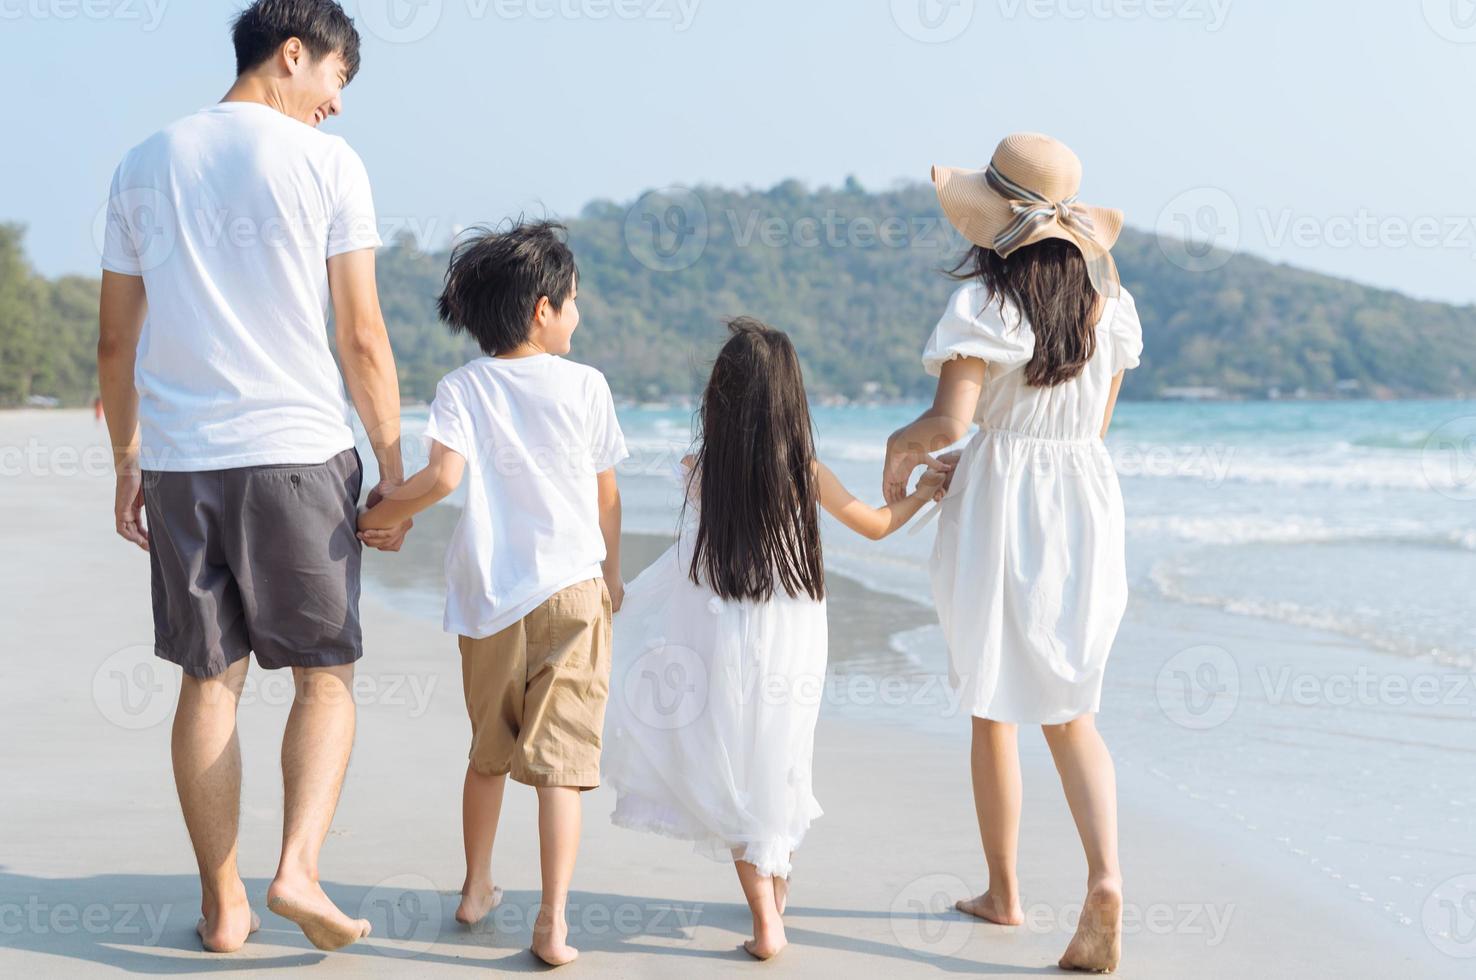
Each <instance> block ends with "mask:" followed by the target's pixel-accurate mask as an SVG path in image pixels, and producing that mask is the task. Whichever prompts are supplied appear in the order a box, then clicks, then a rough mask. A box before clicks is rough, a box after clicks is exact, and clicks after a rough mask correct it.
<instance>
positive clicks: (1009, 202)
mask: <svg viewBox="0 0 1476 980" xmlns="http://www.w3.org/2000/svg"><path fill="white" fill-rule="evenodd" d="M933 186H934V187H936V188H937V190H938V201H939V203H941V204H942V205H943V213H944V214H946V215H947V216H948V220H949V221H950V222H951V223H952V224H953V227H955V228H957V229H958V230H959V233H960V234H962V235H963V236H964V237H965V238H967V239H968V240H969V241H971V242H973V243H974V244H975V245H980V246H982V247H984V248H990V249H993V250H994V251H996V252H998V253H999V254H1000V256H1001V257H1002V258H1009V256H1010V255H1011V254H1012V253H1013V252H1015V251H1016V250H1018V249H1021V248H1024V247H1025V246H1026V245H1034V244H1035V243H1036V242H1039V241H1044V240H1045V239H1047V238H1059V239H1061V240H1063V241H1068V242H1071V243H1073V244H1075V245H1076V246H1077V247H1078V248H1080V249H1081V254H1082V255H1083V256H1084V257H1085V258H1086V262H1087V271H1088V272H1089V273H1090V275H1091V279H1092V286H1093V288H1095V289H1096V291H1097V292H1098V293H1100V294H1102V295H1103V296H1116V295H1117V293H1118V282H1117V266H1116V264H1115V263H1113V261H1112V246H1113V245H1114V244H1116V243H1117V236H1118V234H1119V233H1121V231H1122V212H1121V211H1118V210H1116V209H1114V208H1100V207H1094V206H1092V205H1090V204H1080V203H1078V202H1077V200H1076V195H1077V193H1078V192H1079V191H1080V190H1081V160H1079V159H1077V156H1076V154H1075V153H1072V152H1071V148H1070V147H1068V146H1067V145H1066V144H1065V143H1062V142H1061V141H1060V140H1054V139H1051V138H1050V137H1049V136H1042V135H1041V134H1040V133H1016V134H1014V135H1013V136H1007V137H1005V139H1004V141H1003V142H1002V143H1000V144H999V148H998V149H996V150H995V151H994V159H993V160H991V161H990V163H989V166H988V167H985V168H984V169H983V170H959V169H955V168H953V167H934V168H933Z"/></svg>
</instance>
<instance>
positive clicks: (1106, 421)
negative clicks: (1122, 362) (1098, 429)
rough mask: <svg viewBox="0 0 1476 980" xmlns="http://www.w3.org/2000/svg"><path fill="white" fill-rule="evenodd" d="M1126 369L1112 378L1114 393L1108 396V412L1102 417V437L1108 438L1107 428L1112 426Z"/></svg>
mask: <svg viewBox="0 0 1476 980" xmlns="http://www.w3.org/2000/svg"><path fill="white" fill-rule="evenodd" d="M1126 373H1127V372H1126V371H1118V372H1117V377H1115V378H1113V379H1112V393H1111V394H1109V395H1108V396H1107V414H1106V415H1105V416H1103V418H1102V438H1103V439H1106V438H1107V430H1108V429H1110V428H1112V413H1113V411H1114V410H1116V408H1117V393H1118V392H1119V391H1121V390H1122V376H1123V375H1124V374H1126Z"/></svg>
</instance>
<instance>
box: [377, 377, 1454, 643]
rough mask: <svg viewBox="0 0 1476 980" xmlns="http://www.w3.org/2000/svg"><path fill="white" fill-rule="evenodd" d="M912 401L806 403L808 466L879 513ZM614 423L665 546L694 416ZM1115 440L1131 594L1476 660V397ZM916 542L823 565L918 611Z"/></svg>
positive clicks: (1147, 406)
mask: <svg viewBox="0 0 1476 980" xmlns="http://www.w3.org/2000/svg"><path fill="white" fill-rule="evenodd" d="M923 407H924V406H923V405H921V404H916V405H892V406H876V407H817V408H816V409H815V411H814V419H815V431H816V439H817V448H818V452H819V455H820V457H821V459H822V460H824V461H825V463H826V464H827V465H829V466H830V467H831V469H833V470H834V471H835V472H836V474H837V475H838V476H839V477H840V478H841V480H842V481H843V482H844V483H845V484H846V485H847V486H848V487H849V488H850V489H851V491H852V492H853V493H855V494H856V495H857V496H859V497H861V498H862V499H865V500H869V501H872V502H874V503H879V502H880V501H881V493H880V485H881V466H882V460H883V455H884V446H885V442H886V438H887V435H888V434H889V433H890V432H892V431H893V430H895V429H896V428H897V427H899V426H900V425H902V424H904V423H906V422H907V421H908V420H910V419H911V418H913V417H915V416H916V415H917V413H918V412H920V411H921V410H922V409H923ZM619 415H620V421H621V426H622V428H623V429H624V431H625V435H626V441H627V444H628V445H629V448H630V450H631V454H632V455H631V458H630V459H629V460H627V461H626V462H625V463H624V464H622V465H621V467H620V471H619V472H620V483H621V493H622V497H623V499H624V504H625V526H626V528H627V530H630V531H636V532H644V533H655V534H669V533H671V532H672V531H673V529H674V528H675V525H676V521H677V513H678V509H679V506H680V500H681V497H680V490H679V487H678V482H677V476H676V473H677V466H678V462H679V460H680V459H681V457H682V456H683V455H684V454H685V453H687V452H688V451H689V450H690V449H691V446H692V441H693V430H694V417H693V413H692V411H691V409H690V408H686V407H665V406H626V407H623V408H621V409H620V411H619ZM424 419H425V413H424V410H423V409H421V410H411V411H409V412H408V413H407V417H406V444H407V446H409V447H410V452H411V453H412V455H414V454H415V453H421V457H420V458H423V450H421V449H420V445H421V439H420V438H419V436H420V433H421V431H422V430H423V427H424ZM1107 441H1108V447H1109V449H1110V451H1111V453H1112V456H1113V459H1114V462H1115V465H1116V468H1117V471H1118V475H1119V479H1120V481H1121V483H1122V489H1123V497H1124V501H1125V506H1126V512H1127V520H1128V564H1129V578H1130V584H1131V586H1132V589H1133V591H1134V593H1135V594H1139V595H1150V596H1153V597H1156V598H1160V599H1164V600H1167V601H1171V602H1176V603H1186V604H1190V605H1196V606H1207V607H1212V608H1215V609H1219V610H1224V611H1227V612H1230V613H1234V614H1237V615H1242V616H1250V617H1255V618H1258V619H1262V620H1270V621H1275V622H1282V623H1288V624H1294V625H1298V626H1309V627H1314V628H1318V629H1324V630H1331V631H1334V632H1337V633H1340V634H1343V635H1346V636H1348V637H1349V638H1351V639H1354V640H1357V641H1359V642H1360V643H1362V644H1365V645H1368V646H1371V647H1373V648H1375V649H1378V650H1381V651H1385V652H1387V653H1391V654H1397V655H1400V656H1405V657H1411V658H1417V659H1419V660H1425V661H1432V662H1438V663H1440V664H1444V665H1448V666H1453V667H1461V668H1470V667H1472V666H1473V665H1476V615H1473V614H1472V611H1471V594H1472V586H1473V583H1476V403H1468V402H1437V401H1424V402H1248V403H1170V402H1156V403H1141V402H1128V403H1123V404H1122V405H1120V406H1119V408H1118V411H1117V414H1116V417H1115V419H1114V422H1113V427H1112V431H1111V433H1110V434H1109V436H1108V440H1107ZM417 463H418V460H415V459H413V460H412V461H411V464H410V465H411V466H415V465H417ZM447 503H448V505H449V506H453V507H454V506H459V497H454V498H452V499H451V500H450V501H448V502H447ZM909 531H910V529H904V530H902V531H900V532H898V533H897V534H895V535H893V536H892V537H890V538H888V539H886V540H885V541H882V542H870V541H866V540H864V539H862V538H860V537H858V536H856V535H854V534H851V533H850V532H848V531H847V530H845V529H844V528H843V527H841V526H840V525H839V524H837V523H836V522H835V521H833V520H831V519H830V518H828V517H827V518H826V519H825V524H824V529H823V533H824V540H825V549H826V558H827V562H828V564H829V565H830V567H831V568H832V569H833V570H834V571H836V572H839V573H841V574H844V575H847V576H849V577H851V578H854V579H857V580H859V581H861V582H863V583H864V584H866V585H868V586H870V587H871V588H874V589H877V590H880V591H884V592H889V593H893V594H896V595H899V596H904V597H907V598H910V599H913V600H915V601H917V602H920V603H924V604H927V603H929V602H930V601H931V597H930V594H929V588H928V578H927V562H928V556H929V554H930V552H931V549H932V545H933V527H932V526H928V527H927V528H924V529H923V530H922V531H921V532H920V533H917V534H912V533H909ZM435 592H436V590H434V589H426V590H423V594H421V595H419V596H417V597H415V600H416V608H417V609H420V608H421V607H425V608H424V609H421V611H425V612H427V613H430V614H438V613H437V608H438V606H439V596H438V595H436V594H434V593H435ZM916 640H917V638H916V637H907V636H899V637H897V638H895V644H894V645H895V646H896V647H897V648H898V649H899V650H902V651H905V650H907V649H908V648H909V645H910V644H911V645H913V646H915V645H916V644H915V641H916ZM918 655H919V656H921V655H922V654H921V653H918ZM930 659H931V658H930Z"/></svg>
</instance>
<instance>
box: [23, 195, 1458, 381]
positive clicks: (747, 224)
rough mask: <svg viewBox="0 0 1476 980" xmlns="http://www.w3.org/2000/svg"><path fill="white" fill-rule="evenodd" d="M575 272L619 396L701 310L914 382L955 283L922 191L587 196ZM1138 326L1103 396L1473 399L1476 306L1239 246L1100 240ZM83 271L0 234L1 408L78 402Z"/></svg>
mask: <svg viewBox="0 0 1476 980" xmlns="http://www.w3.org/2000/svg"><path fill="white" fill-rule="evenodd" d="M568 224H569V228H570V241H571V244H572V245H573V247H574V250H575V253H576V256H577V257H578V260H579V264H580V269H581V273H582V279H581V282H580V309H581V311H582V314H583V325H582V326H581V328H580V333H579V334H578V335H577V336H576V340H575V345H576V346H575V352H574V356H575V357H576V358H577V359H579V360H582V361H586V362H588V363H591V364H594V365H596V366H598V367H599V368H601V369H602V370H603V371H604V372H605V373H606V375H607V376H608V377H609V379H610V383H611V386H612V387H613V388H614V389H615V391H616V392H617V393H618V394H620V395H623V396H626V397H633V398H656V397H663V396H667V395H683V394H689V393H693V392H695V391H696V390H698V388H699V386H700V384H701V379H702V376H703V374H704V371H705V366H706V363H707V361H708V360H709V359H710V358H711V356H712V354H713V353H714V351H715V349H716V345H717V344H718V343H719V342H720V340H721V338H722V336H723V334H722V327H721V324H722V321H723V320H724V319H726V318H728V317H731V316H734V315H737V314H740V313H746V314H750V315H753V316H757V317H760V318H761V319H763V320H765V321H766V322H768V323H770V324H772V325H773V326H776V327H779V328H781V329H784V330H786V331H788V332H789V333H790V335H791V336H792V337H793V338H794V341H795V344H796V346H797V347H798V349H799V351H800V354H801V356H802V358H803V359H804V361H805V367H806V376H807V379H808V381H809V384H810V387H811V390H812V393H813V394H815V395H817V396H845V397H852V398H856V397H863V398H864V397H871V398H894V397H916V396H922V395H925V394H926V393H927V392H928V391H930V390H931V389H930V379H928V378H927V377H926V376H925V375H923V373H922V370H921V368H920V366H919V363H918V352H919V350H920V348H921V346H922V343H923V341H924V340H925V339H926V337H927V335H928V333H929V331H930V330H931V328H932V324H933V323H934V321H935V320H936V318H937V316H938V313H939V311H940V310H941V308H942V304H943V302H944V300H945V299H946V298H947V296H948V294H949V292H950V291H951V290H952V289H953V288H954V284H953V283H951V282H950V281H949V280H948V279H947V278H946V277H944V276H943V275H942V274H941V270H942V269H944V268H947V267H950V266H952V264H953V263H954V261H955V260H956V259H957V257H958V256H959V255H960V254H961V252H962V248H963V244H962V240H961V239H960V238H959V237H958V236H957V235H956V234H954V233H953V231H952V229H951V228H949V227H948V226H947V224H946V222H944V221H943V220H942V218H941V215H940V213H939V211H938V208H937V205H936V201H935V198H934V196H933V192H932V190H931V188H929V187H927V186H925V185H911V186H906V187H899V188H897V189H894V190H890V191H882V192H867V191H864V190H862V189H861V187H860V186H859V185H858V184H856V183H855V182H854V181H848V182H847V183H846V185H845V186H843V187H841V188H835V189H819V190H810V189H807V188H805V187H804V186H803V185H801V184H799V183H797V182H794V181H787V182H785V183H782V184H779V185H777V186H775V187H773V188H771V189H769V190H766V191H733V190H723V189H719V188H700V189H698V190H696V191H685V192H677V193H675V194H673V195H670V196H662V195H648V196H647V197H645V198H642V200H641V201H640V202H637V203H636V204H635V205H631V204H616V203H612V202H607V201H597V202H594V203H592V204H590V205H588V206H587V207H586V208H585V209H584V210H583V212H582V213H581V214H580V215H579V216H578V217H577V218H574V219H572V220H569V221H568ZM1115 254H1116V256H1117V261H1118V265H1119V268H1120V269H1121V272H1122V279H1123V283H1124V284H1125V285H1126V286H1127V288H1128V289H1130V290H1131V291H1132V292H1133V294H1134V295H1135V296H1136V297H1137V300H1138V306H1139V309H1140V312H1141V314H1142V317H1143V324H1144V334H1145V338H1146V346H1147V349H1146V352H1145V355H1144V358H1143V366H1142V367H1141V368H1140V369H1139V370H1138V371H1135V372H1133V373H1132V374H1130V375H1129V378H1128V381H1127V383H1126V385H1125V390H1124V396H1125V397H1128V398H1154V397H1159V396H1161V395H1162V394H1164V392H1165V391H1166V390H1168V389H1173V388H1179V387H1191V386H1192V387H1208V388H1215V389H1219V390H1220V391H1221V392H1222V393H1223V394H1224V395H1226V396H1228V397H1246V398H1261V397H1266V396H1267V395H1268V394H1274V393H1277V392H1279V393H1281V394H1283V395H1292V394H1303V395H1306V396H1308V397H1339V396H1348V395H1360V396H1377V397H1427V396H1446V397H1451V396H1463V395H1468V394H1471V393H1473V392H1476V308H1473V307H1470V306H1466V307H1455V306H1449V305H1445V304H1440V303H1429V302H1420V301H1416V300H1413V299H1410V298H1408V297H1405V296H1402V295H1400V294H1397V293H1393V292H1389V291H1385V290H1377V289H1371V288H1368V287H1364V286H1360V285H1357V284H1354V283H1350V282H1346V281H1343V280H1339V279H1335V278H1332V277H1329V276H1324V275H1318V274H1314V273H1310V272H1305V271H1302V270H1298V269H1293V268H1290V267H1286V266H1281V265H1276V264H1273V263H1269V262H1265V261H1262V260H1260V259H1255V258H1251V257H1248V256H1243V255H1236V256H1233V257H1228V260H1227V261H1226V262H1225V263H1224V264H1223V265H1221V266H1220V267H1219V268H1216V269H1214V270H1213V271H1209V272H1191V271H1188V270H1185V269H1183V268H1180V267H1179V266H1178V265H1175V264H1174V263H1172V262H1170V261H1169V260H1168V258H1166V257H1165V254H1164V251H1163V250H1161V249H1160V248H1159V244H1158V242H1157V241H1156V240H1155V238H1154V237H1153V236H1152V235H1147V234H1143V233H1140V232H1134V231H1131V230H1128V231H1126V232H1124V233H1123V236H1122V240H1121V241H1120V243H1119V244H1118V247H1117V249H1116V252H1115ZM444 270H445V256H444V255H440V254H436V255H430V254H424V253H422V252H420V251H419V250H418V249H417V248H416V247H415V245H414V243H413V242H411V241H407V240H401V241H398V242H396V243H395V244H393V245H391V246H390V247H387V248H386V249H384V250H383V251H382V252H381V254H380V293H381V298H382V301H383V305H384V310H385V315H386V319H387V321H388V323H389V326H390V332H391V338H392V340H393V342H394V346H395V352H396V355H397V357H398V359H399V364H400V371H401V380H402V386H403V388H404V391H405V394H406V396H407V397H410V398H427V397H429V396H430V395H431V393H432V392H433V391H434V387H435V382H436V380H437V379H439V377H440V376H441V375H442V374H444V373H445V372H446V371H447V370H449V369H451V368H453V367H455V366H457V365H458V364H460V363H462V362H463V361H464V360H465V359H466V358H467V357H469V356H472V355H473V354H474V353H475V351H474V350H473V349H471V348H469V347H468V346H467V344H466V343H465V342H463V341H458V340H454V339H453V338H451V336H450V335H449V334H448V333H447V331H446V330H445V328H444V327H442V326H441V325H440V324H439V323H438V322H437V321H436V319H435V314H434V303H433V300H434V296H435V295H436V292H437V290H438V288H439V285H440V280H441V276H442V274H443V273H444ZM95 289H96V285H95V282H94V281H92V280H87V279H82V278H76V277H69V278H65V279H61V280H57V281H47V280H43V279H41V278H39V277H37V276H35V275H33V274H32V273H30V271H29V270H28V269H27V268H26V266H25V263H24V259H23V257H22V254H21V244H20V230H19V229H18V228H16V227H14V226H0V403H3V404H16V403H19V402H22V401H24V400H25V399H26V398H27V397H28V396H31V395H48V396H54V397H57V398H60V399H62V400H63V401H64V402H68V403H76V402H81V401H85V400H87V399H89V398H90V397H91V395H92V384H93V382H92V379H91V367H90V364H91V357H92V343H93V337H94V333H95V329H96V327H95V322H94V321H95V310H94V305H95V299H94V297H95Z"/></svg>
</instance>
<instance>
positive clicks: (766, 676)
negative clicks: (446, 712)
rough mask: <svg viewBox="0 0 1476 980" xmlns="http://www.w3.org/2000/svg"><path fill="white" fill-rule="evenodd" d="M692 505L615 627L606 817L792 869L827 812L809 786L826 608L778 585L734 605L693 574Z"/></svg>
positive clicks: (629, 590)
mask: <svg viewBox="0 0 1476 980" xmlns="http://www.w3.org/2000/svg"><path fill="white" fill-rule="evenodd" d="M696 531H697V515H696V502H695V501H691V502H689V504H688V508H687V520H686V521H685V523H684V526H683V527H682V529H681V533H680V534H679V535H678V538H677V541H676V543H675V544H673V545H672V546H671V548H669V549H668V550H667V551H666V552H665V554H663V555H662V556H661V557H660V558H658V559H656V561H655V562H654V563H652V564H651V565H650V567H648V568H647V569H646V570H645V571H643V572H641V574H640V575H639V576H638V577H637V578H636V579H635V581H633V582H631V583H630V584H629V585H628V586H626V589H625V601H624V604H623V605H622V607H621V610H620V612H619V613H617V614H616V616H615V621H614V627H613V629H614V646H613V657H612V660H613V663H612V671H611V674H612V676H611V683H610V703H609V708H608V709H607V716H606V722H605V739H604V752H603V759H602V764H601V768H602V770H603V775H604V779H605V780H606V781H607V782H608V783H610V785H612V786H613V787H614V788H615V790H616V793H617V802H616V806H615V811H614V813H613V814H612V815H611V818H610V819H611V820H612V821H613V822H614V823H615V824H616V825H618V826H621V827H626V828H629V829H631V830H640V831H646V832H649V833H655V834H662V835H665V836H669V837H675V838H679V839H682V840H689V841H693V842H695V843H696V845H697V850H698V852H699V853H702V854H705V855H706V856H708V857H710V858H713V859H715V860H719V861H724V862H732V861H733V859H734V856H735V851H736V852H737V856H738V857H740V858H741V859H742V860H744V861H748V862H750V863H752V864H754V865H755V866H757V868H758V872H759V874H760V875H765V876H768V875H777V876H780V877H788V876H789V872H790V867H791V865H790V854H791V852H793V851H794V850H796V849H797V848H798V847H799V845H800V842H801V841H802V840H803V839H804V836H805V832H806V830H808V829H809V826H810V822H811V821H812V820H814V819H815V818H816V817H818V816H820V814H821V810H820V805H819V804H818V803H817V802H816V800H815V797H814V794H813V792H812V791H811V770H810V764H811V758H812V756H813V754H814V744H815V723H816V720H817V719H818V717H819V713H820V703H821V701H822V700H823V696H824V684H825V665H826V646H827V631H826V618H825V602H824V600H821V601H818V602H817V601H814V600H812V599H810V598H809V596H808V595H804V594H801V595H800V596H799V597H797V598H792V597H790V596H788V595H786V594H785V593H784V591H783V589H782V588H781V589H779V590H778V591H777V593H776V595H775V596H774V598H772V599H770V600H769V601H767V602H761V603H755V602H730V601H725V600H723V599H720V598H719V597H718V596H717V594H716V593H715V592H713V590H712V589H710V588H708V587H707V586H705V585H700V586H699V585H696V584H694V583H693V582H692V580H691V579H690V577H689V576H688V570H689V568H690V566H691V549H690V543H691V541H692V540H694V538H695V535H696Z"/></svg>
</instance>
